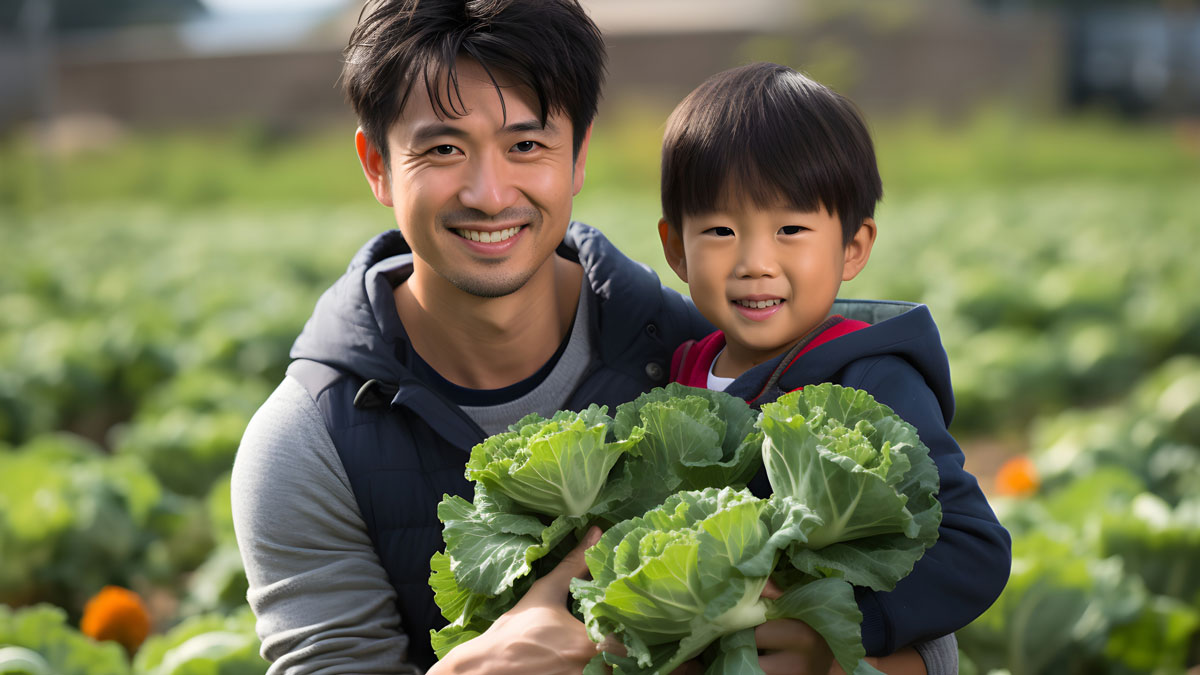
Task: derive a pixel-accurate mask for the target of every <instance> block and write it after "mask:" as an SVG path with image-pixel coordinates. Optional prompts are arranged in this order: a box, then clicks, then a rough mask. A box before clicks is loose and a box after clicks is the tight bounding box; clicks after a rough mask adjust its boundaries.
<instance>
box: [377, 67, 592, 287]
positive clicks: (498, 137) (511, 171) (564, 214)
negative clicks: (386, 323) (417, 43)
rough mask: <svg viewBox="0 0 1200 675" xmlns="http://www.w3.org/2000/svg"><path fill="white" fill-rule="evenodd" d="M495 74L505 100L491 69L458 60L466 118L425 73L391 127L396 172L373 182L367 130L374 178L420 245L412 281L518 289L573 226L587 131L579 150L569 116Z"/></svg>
mask: <svg viewBox="0 0 1200 675" xmlns="http://www.w3.org/2000/svg"><path fill="white" fill-rule="evenodd" d="M495 75H496V79H497V81H498V82H499V84H500V86H501V89H502V91H503V96H504V99H503V107H502V103H501V98H500V95H499V93H498V92H497V90H496V86H495V84H493V82H492V80H491V78H489V77H488V75H487V72H486V71H484V69H483V68H482V67H481V66H480V65H479V64H478V63H476V62H475V61H472V60H469V59H461V60H459V62H458V88H459V92H460V93H461V96H462V99H461V101H459V100H458V99H457V98H453V99H452V101H453V102H454V103H456V104H460V105H458V106H457V109H458V110H460V111H461V110H464V109H465V114H462V115H461V116H460V117H458V118H457V119H453V118H448V117H443V116H439V113H438V112H437V111H435V109H434V107H433V105H432V104H431V102H430V101H429V97H428V96H426V95H425V89H424V85H423V84H422V83H419V82H418V83H417V84H416V86H415V87H414V89H413V93H412V95H411V96H410V97H409V99H408V101H407V103H406V105H405V107H404V109H403V110H402V111H401V115H400V120H399V121H398V122H397V123H396V124H395V125H393V126H392V128H391V130H390V132H389V133H388V148H389V151H390V158H389V162H388V165H387V171H386V172H381V171H377V172H376V174H377V176H376V178H375V179H374V180H373V179H372V168H371V166H369V164H370V161H371V156H370V149H369V148H368V149H367V152H364V148H363V144H364V141H365V139H364V137H363V136H362V135H361V133H360V135H359V140H358V143H359V155H360V158H361V159H362V160H363V166H364V170H365V171H366V173H367V178H368V181H370V182H371V184H372V188H373V189H374V191H375V195H376V197H377V198H378V199H379V201H381V202H382V203H384V204H386V205H388V206H391V207H392V208H393V210H394V211H395V214H396V223H397V225H398V226H399V227H400V230H401V232H403V234H404V238H405V240H406V241H407V242H408V244H409V246H411V247H412V250H413V253H414V258H415V260H414V269H413V276H412V278H411V279H410V281H412V282H416V283H419V284H427V285H433V286H437V285H449V286H451V287H453V288H455V289H457V290H458V291H461V292H464V293H468V294H470V295H473V296H478V297H499V296H504V295H508V294H510V293H513V292H515V291H517V290H518V289H520V288H521V287H522V286H524V285H525V283H526V282H528V281H529V279H530V278H532V277H533V276H534V275H535V274H537V273H538V272H539V271H541V270H543V269H549V266H550V264H551V262H552V260H551V258H552V256H553V254H554V250H555V248H556V247H557V246H558V245H559V243H560V242H562V239H563V236H564V234H565V233H566V228H567V223H568V221H569V220H570V215H571V199H572V197H573V196H574V195H575V194H577V193H578V192H579V190H580V188H582V187H583V175H584V172H583V166H584V160H585V157H586V150H587V139H586V138H585V140H584V143H583V147H581V148H580V151H579V153H578V156H577V157H575V156H573V153H572V147H571V140H572V128H571V121H570V119H569V118H568V117H566V116H565V115H563V114H561V113H554V114H551V115H550V116H549V117H548V118H547V120H546V125H545V127H543V126H542V124H541V122H540V121H539V119H538V115H537V113H536V110H537V107H536V99H535V97H534V96H533V95H532V92H530V91H529V90H528V89H526V88H524V87H520V86H515V85H513V84H512V83H511V82H510V81H509V80H507V79H506V78H505V77H504V76H503V73H495ZM438 86H440V87H441V88H442V91H443V92H444V91H445V88H446V83H445V82H441V83H439V85H438ZM375 157H376V161H377V162H379V163H380V164H381V160H379V159H378V156H377V154H376V155H375ZM379 174H382V175H379Z"/></svg>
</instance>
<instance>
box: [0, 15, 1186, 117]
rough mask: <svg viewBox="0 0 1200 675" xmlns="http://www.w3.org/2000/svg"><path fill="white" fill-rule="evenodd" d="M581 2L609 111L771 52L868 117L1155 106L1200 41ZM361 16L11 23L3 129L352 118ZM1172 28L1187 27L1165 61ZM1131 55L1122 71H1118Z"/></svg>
mask: <svg viewBox="0 0 1200 675" xmlns="http://www.w3.org/2000/svg"><path fill="white" fill-rule="evenodd" d="M43 1H48V0H43ZM584 4H585V5H586V6H587V7H588V9H589V11H590V12H591V13H592V15H593V16H594V18H595V19H596V21H597V23H598V24H599V25H600V27H601V29H602V30H603V31H604V33H605V35H606V39H607V40H608V42H609V58H610V67H609V80H608V86H607V88H606V92H605V98H606V102H605V103H604V105H605V106H611V105H614V104H619V102H620V101H622V100H626V99H638V100H642V101H650V102H653V103H655V104H661V105H662V106H664V107H667V106H670V105H673V104H674V103H675V102H676V101H678V99H679V98H680V97H682V96H683V95H684V94H685V93H687V92H688V91H690V90H691V89H692V88H693V87H694V86H695V85H696V84H698V83H699V82H700V81H701V80H703V79H704V78H705V77H707V76H708V75H711V74H712V73H714V72H717V71H719V70H722V69H724V68H728V67H730V66H733V65H737V64H740V63H745V62H747V61H751V60H771V61H777V62H782V63H786V64H788V65H791V66H793V67H796V68H798V69H801V70H804V71H806V72H808V73H809V74H811V75H812V76H814V77H816V78H817V79H819V80H821V81H824V82H826V83H828V84H830V85H832V86H834V87H835V88H837V89H839V90H841V91H843V92H845V93H847V94H849V95H850V96H852V97H853V98H854V99H855V101H856V102H858V103H859V105H860V106H861V107H863V108H864V109H866V110H867V112H868V114H870V115H872V116H875V115H880V114H883V115H890V114H900V113H902V112H903V111H906V110H908V109H912V108H919V109H922V110H927V111H932V112H935V113H938V114H943V115H957V114H961V113H962V112H964V111H970V110H972V109H974V108H975V107H978V106H980V105H983V104H988V103H993V102H997V101H1002V102H1009V103H1016V104H1018V105H1020V106H1022V107H1025V108H1034V109H1052V108H1054V107H1056V106H1058V105H1060V104H1061V103H1062V102H1063V101H1064V100H1074V101H1082V100H1090V99H1091V98H1093V97H1095V96H1101V95H1108V94H1109V93H1111V92H1114V91H1118V92H1119V91H1123V90H1121V87H1122V86H1124V85H1122V84H1121V82H1128V83H1132V84H1131V85H1130V86H1132V87H1134V88H1135V90H1136V92H1138V94H1137V96H1138V97H1140V98H1137V99H1136V100H1137V101H1138V102H1139V106H1141V107H1142V108H1146V107H1147V106H1149V107H1153V103H1154V92H1156V91H1159V90H1162V89H1163V88H1164V87H1167V88H1170V86H1174V85H1169V84H1167V85H1164V84H1163V81H1164V80H1163V77H1164V76H1163V75H1162V72H1161V69H1162V67H1164V66H1163V64H1164V63H1165V61H1164V59H1166V60H1168V61H1169V60H1170V59H1172V58H1175V59H1182V60H1184V61H1186V60H1188V59H1191V60H1193V61H1194V60H1195V59H1196V58H1197V54H1200V20H1197V19H1196V18H1195V17H1193V18H1192V24H1191V28H1188V29H1186V30H1183V29H1180V30H1176V28H1175V25H1176V24H1175V23H1170V24H1169V25H1167V24H1162V25H1160V24H1158V23H1155V22H1154V20H1152V19H1151V18H1145V19H1139V21H1140V22H1141V23H1138V24H1137V25H1138V26H1143V27H1142V28H1138V30H1140V31H1142V32H1144V33H1145V35H1146V36H1147V37H1146V38H1144V39H1143V38H1137V39H1130V38H1127V37H1123V36H1124V33H1123V32H1122V31H1123V30H1124V29H1125V28H1129V27H1130V26H1131V24H1130V22H1128V21H1126V20H1123V19H1122V18H1121V17H1120V16H1117V15H1114V16H1113V17H1112V18H1105V17H1100V18H1096V19H1094V20H1092V19H1088V20H1086V21H1083V23H1080V22H1079V21H1080V20H1078V19H1070V17H1066V18H1064V16H1063V15H1061V14H1058V13H1054V12H1049V11H1044V10H1042V11H1039V10H1035V9H1032V8H1030V7H1029V6H1027V5H1022V6H1020V7H1016V6H1007V5H1005V6H1000V7H999V8H997V7H996V6H994V5H987V4H984V3H981V2H979V1H978V0H889V1H888V2H886V3H885V2H878V1H871V0H843V1H840V2H838V1H834V0H742V1H740V2H737V3H733V2H728V1H727V0H584ZM358 12H359V4H358V3H357V2H348V3H347V4H346V5H345V7H344V9H343V10H341V11H337V12H334V13H331V14H326V15H320V16H311V15H305V16H263V17H258V18H254V19H247V18H238V19H233V20H226V21H225V23H221V21H220V20H218V19H213V18H208V19H200V20H196V21H192V22H189V23H184V24H180V25H169V26H161V25H160V26H138V27H132V28H124V29H119V30H106V31H93V32H82V33H74V34H71V35H63V36H58V37H52V38H46V39H42V40H40V41H39V40H37V39H32V38H31V37H30V35H29V34H28V31H26V32H25V33H21V32H16V33H14V32H11V31H10V32H9V33H7V34H0V128H3V127H5V126H11V125H12V124H14V123H18V122H20V121H22V120H28V119H30V118H31V117H34V116H39V115H40V116H42V117H45V116H56V117H58V116H93V117H95V116H99V117H103V118H106V119H111V120H114V121H116V122H117V123H119V124H121V125H128V126H134V127H163V126H178V125H194V124H228V123H230V122H235V121H239V120H246V119H253V120H260V121H266V122H267V123H269V124H273V125H280V126H284V127H295V126H306V125H314V124H325V123H328V122H329V121H332V120H349V119H350V112H349V110H348V108H347V106H346V105H345V103H344V102H343V98H342V94H341V92H340V90H339V88H338V75H339V72H340V68H341V48H342V46H343V45H344V43H345V40H346V37H347V36H348V35H349V32H350V29H351V28H352V27H353V25H354V23H355V21H356V19H357V16H358ZM1144 13H1145V15H1146V16H1147V17H1151V16H1152V15H1153V13H1154V10H1144ZM1164 30H1166V32H1168V33H1171V31H1175V32H1176V33H1178V34H1179V37H1178V39H1177V42H1178V45H1179V47H1178V49H1176V48H1174V47H1172V48H1171V49H1170V50H1168V52H1169V54H1168V55H1167V56H1163V54H1162V49H1161V48H1162V44H1163V42H1162V40H1163V38H1162V37H1161V34H1162V33H1163V31H1164ZM1135 32H1136V31H1135ZM1140 34H1141V33H1139V35H1140ZM1171 34H1172V35H1174V34H1175V33H1171ZM1173 44H1174V43H1173ZM1156 50H1157V51H1156ZM1188 50H1190V51H1188ZM1126 52H1128V53H1129V54H1132V55H1134V56H1131V57H1129V58H1132V59H1133V62H1132V64H1126V62H1125V60H1123V59H1126V57H1125V56H1123V55H1124V54H1125V53H1126ZM1172 55H1173V56H1172ZM1146 64H1149V65H1146ZM1122 68H1125V69H1126V70H1127V71H1128V74H1127V75H1120V76H1118V75H1116V73H1119V72H1125V71H1122V70H1121V69H1122ZM1197 70H1200V69H1197ZM1106 78H1107V79H1106ZM1167 80H1168V83H1169V80H1170V78H1169V77H1168V78H1167ZM1194 85H1195V82H1193V83H1192V84H1190V85H1187V86H1194ZM1189 91H1190V90H1189ZM1117 95H1118V96H1121V95H1122V94H1119V93H1118V94H1117ZM1189 96H1190V94H1189ZM1185 98H1186V97H1185ZM1188 100H1191V99H1188ZM1192 110H1195V108H1194V107H1193V108H1192Z"/></svg>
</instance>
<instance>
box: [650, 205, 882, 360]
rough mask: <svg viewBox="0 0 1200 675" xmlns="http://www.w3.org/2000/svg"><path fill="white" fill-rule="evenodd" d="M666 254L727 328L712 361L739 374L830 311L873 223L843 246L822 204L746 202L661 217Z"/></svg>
mask: <svg viewBox="0 0 1200 675" xmlns="http://www.w3.org/2000/svg"><path fill="white" fill-rule="evenodd" d="M659 233H660V235H661V236H662V238H663V250H664V252H665V253H666V255H667V261H668V262H669V263H670V264H671V267H672V268H673V269H674V270H675V271H676V273H678V274H679V276H680V278H681V279H683V280H684V281H685V282H687V284H688V288H689V290H690V291H691V296H692V301H693V302H695V303H696V308H697V309H699V310H700V313H702V314H703V315H704V316H705V318H707V319H708V320H709V321H711V322H712V323H713V324H714V325H715V326H717V327H718V328H720V329H721V330H722V331H723V332H724V333H725V340H726V344H725V351H724V352H723V353H722V354H721V356H720V358H718V359H717V362H716V364H715V366H714V372H715V373H716V374H717V375H720V376H722V377H736V376H737V375H740V374H741V373H743V372H745V371H746V370H748V369H750V368H752V367H753V366H755V365H757V364H759V363H762V362H764V361H766V360H768V359H770V358H773V357H775V356H778V355H779V354H782V353H783V352H785V351H787V349H788V348H789V347H790V346H791V345H792V344H794V343H795V342H796V341H797V340H799V339H800V338H801V337H803V336H804V335H805V334H806V333H808V332H809V331H811V330H812V329H813V328H815V327H817V325H819V324H820V323H821V322H822V321H824V320H825V317H826V316H827V315H828V314H829V310H830V308H831V307H832V306H833V302H834V300H835V299H836V298H837V293H838V289H839V288H840V287H841V283H842V281H848V280H850V279H853V278H854V277H855V276H856V275H857V274H858V272H859V271H860V270H861V269H862V268H863V266H864V265H865V264H866V261H867V257H868V256H869V255H870V249H871V244H872V243H873V242H874V238H875V223H874V221H872V220H871V219H869V218H868V219H866V220H865V221H864V224H863V226H861V227H860V228H859V229H858V232H857V233H856V234H855V237H854V238H853V239H852V240H851V241H850V242H849V243H848V244H846V245H845V246H843V245H842V223H841V220H840V219H839V218H838V217H837V215H836V214H833V213H830V212H828V211H826V210H824V209H821V210H819V211H810V212H805V211H797V210H795V209H791V208H783V207H775V208H767V209H763V208H758V207H755V206H747V207H741V208H738V209H736V210H730V209H726V210H723V211H718V212H714V213H707V214H703V215H696V216H687V215H685V216H684V218H683V223H682V224H681V227H680V228H679V231H674V230H672V228H671V227H670V225H669V224H668V223H666V222H665V221H664V222H662V223H660V224H659Z"/></svg>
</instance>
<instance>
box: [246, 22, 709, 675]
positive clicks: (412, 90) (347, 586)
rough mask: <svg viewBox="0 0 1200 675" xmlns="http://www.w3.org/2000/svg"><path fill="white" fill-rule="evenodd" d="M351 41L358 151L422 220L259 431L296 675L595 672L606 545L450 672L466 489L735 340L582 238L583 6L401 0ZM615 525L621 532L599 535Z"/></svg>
mask: <svg viewBox="0 0 1200 675" xmlns="http://www.w3.org/2000/svg"><path fill="white" fill-rule="evenodd" d="M363 16H364V18H363V19H362V20H361V21H360V24H359V26H358V27H357V28H356V29H355V31H354V34H353V35H352V37H351V41H350V46H349V47H348V49H347V56H348V58H347V63H346V68H345V73H344V79H345V83H346V89H347V93H348V97H349V99H350V101H351V103H352V104H353V106H354V108H355V111H356V112H357V114H358V116H359V122H360V125H361V127H360V129H359V131H358V133H357V134H356V137H355V143H356V146H357V149H358V155H359V158H360V160H361V162H362V167H363V172H364V174H365V175H366V178H367V181H368V183H369V184H370V186H371V190H372V192H373V193H374V195H375V197H376V199H378V200H379V201H380V202H381V203H382V204H384V205H386V206H388V207H390V208H391V209H392V210H393V212H394V214H395V219H396V225H397V229H396V230H393V231H391V232H388V233H385V234H383V235H381V236H379V237H377V238H376V239H374V240H372V241H371V242H369V243H368V244H367V245H366V246H365V247H364V248H363V249H362V251H360V252H359V254H358V255H357V256H356V258H355V259H354V261H353V262H352V263H351V265H350V268H349V269H348V271H347V273H346V275H345V276H344V277H342V279H341V280H339V281H338V282H337V283H336V284H335V285H334V286H333V287H332V288H331V289H329V291H327V292H326V293H325V294H324V295H323V296H322V298H321V299H320V301H319V302H318V304H317V307H316V309H315V311H314V313H313V316H312V318H311V319H310V320H309V321H308V324H307V325H306V326H305V328H304V331H303V333H302V334H301V335H300V337H299V338H298V339H297V341H296V343H295V345H294V347H293V349H292V357H293V358H294V359H295V361H294V362H293V364H292V366H291V367H290V368H289V370H288V376H287V377H286V378H285V380H284V381H283V382H282V383H281V384H280V385H279V388H278V389H277V390H276V391H275V392H274V393H273V394H272V395H271V397H270V398H269V399H268V400H267V401H266V403H264V404H263V406H262V408H261V409H260V410H259V412H258V413H257V414H256V415H255V417H254V419H253V420H252V421H251V423H250V426H249V427H248V428H247V430H246V434H245V437H244V438H243V441H242V445H241V448H240V449H239V452H238V457H237V460H236V463H235V465H234V474H233V506H234V522H235V526H236V529H237V535H238V543H239V546H240V548H241V550H242V556H243V559H244V561H245V564H246V574H247V577H248V579H249V582H250V592H249V600H250V604H251V606H252V607H253V609H254V611H255V613H256V615H257V616H258V632H259V634H260V636H261V637H262V638H263V654H264V656H265V657H266V658H267V659H269V660H272V661H273V662H274V664H273V666H272V672H318V671H320V672H355V673H366V672H415V671H417V670H418V669H430V668H431V667H432V670H431V671H430V672H485V671H486V672H513V673H553V672H576V673H578V672H579V671H580V670H581V669H582V666H583V664H584V663H585V662H586V661H587V660H588V659H589V658H591V657H592V656H593V655H594V654H595V647H594V645H592V643H591V642H589V641H588V640H587V637H586V634H585V632H584V630H583V625H582V624H581V623H580V622H579V621H577V620H576V619H575V618H574V617H572V616H571V614H570V613H569V612H567V611H566V609H565V598H566V594H567V587H568V584H569V582H570V579H571V578H572V577H573V576H578V575H581V574H583V573H585V572H586V566H585V565H584V564H583V560H582V550H583V547H580V548H579V549H577V550H576V551H575V552H574V553H573V554H572V555H571V556H568V558H567V560H565V561H564V562H563V563H562V564H560V565H559V567H558V568H557V569H556V570H555V571H554V572H552V573H551V574H549V575H547V576H546V577H544V578H543V579H541V580H539V582H538V583H537V584H536V585H535V586H534V588H533V590H531V591H530V592H529V593H528V594H527V595H526V596H525V597H524V598H523V599H522V601H521V603H520V604H519V605H518V606H517V607H516V608H514V609H513V610H512V611H510V612H509V613H508V614H506V615H505V616H503V617H501V618H500V619H499V620H498V621H497V622H496V623H495V625H494V626H493V628H492V629H491V630H489V631H487V632H486V633H485V634H484V635H482V636H480V637H479V638H476V639H475V640H472V641H471V642H469V643H466V644H464V645H462V646H460V647H458V648H457V649H455V650H454V651H452V652H451V653H450V654H449V655H448V656H447V657H446V659H443V660H442V661H441V662H438V663H437V664H436V666H435V665H434V657H433V653H432V651H431V649H430V646H429V629H430V628H435V627H439V626H440V625H442V624H443V623H444V621H442V620H441V618H440V616H439V614H438V609H437V607H436V605H435V604H434V602H433V595H432V592H431V591H430V590H429V588H428V578H429V559H430V556H431V555H432V554H433V552H434V551H436V550H438V549H439V548H440V546H441V524H440V523H439V521H438V519H437V513H436V507H437V504H438V502H439V501H440V500H441V497H442V495H443V494H444V493H450V494H458V495H462V496H464V497H466V498H468V499H469V498H470V497H471V487H470V485H469V483H468V482H467V481H466V479H465V478H464V476H463V472H464V465H465V462H466V460H467V458H468V456H469V451H470V448H471V447H472V446H473V445H474V444H476V443H478V442H479V441H481V440H483V438H484V437H485V436H486V435H488V434H492V433H496V432H499V431H502V430H504V429H506V427H507V425H508V424H510V423H512V422H514V421H516V420H517V419H519V418H521V417H522V416H524V415H525V414H527V413H529V412H531V411H536V412H539V413H541V414H543V415H546V416H549V414H550V413H552V412H553V411H555V410H558V409H564V408H572V409H580V408H582V407H585V406H586V405H587V404H589V403H593V402H594V403H600V404H607V405H609V406H610V407H613V406H615V405H616V404H618V403H621V402H623V401H627V400H630V399H632V398H634V397H636V396H637V395H638V394H639V393H641V392H643V391H645V390H647V389H649V388H651V387H654V386H656V385H660V384H664V383H665V382H666V378H667V364H668V363H669V359H670V355H671V353H672V351H673V349H674V348H675V346H676V345H677V344H679V343H680V342H682V341H683V340H685V339H688V338H694V337H699V336H700V335H703V334H705V333H706V332H708V331H709V327H708V326H707V325H706V324H704V323H703V320H702V319H700V318H699V316H698V315H697V314H696V313H695V311H694V309H693V308H692V307H691V305H690V303H688V302H687V301H686V300H684V299H683V298H681V297H680V296H678V295H677V294H675V293H674V292H671V291H668V290H665V289H663V288H662V286H661V285H660V283H659V281H658V279H657V277H655V276H654V275H653V273H651V272H649V271H648V270H647V269H646V268H644V267H643V266H640V265H638V264H636V263H633V262H631V261H629V260H628V259H627V258H625V257H624V256H622V255H621V254H620V253H619V252H617V251H616V250H615V249H614V248H613V247H612V246H611V245H610V244H609V243H608V242H607V241H606V240H605V239H604V237H603V236H602V235H601V234H600V233H599V232H597V231H596V230H593V229H591V228H589V227H587V226H584V225H582V224H578V223H572V224H569V220H570V211H571V201H572V198H573V196H574V195H575V194H576V193H578V192H579V190H580V189H581V188H582V186H583V181H584V164H585V161H586V157H587V146H588V140H589V134H590V129H591V120H592V118H593V116H594V114H595V110H596V103H597V99H598V97H599V89H600V83H601V80H602V75H603V60H604V48H603V43H602V41H601V37H600V34H599V32H598V31H597V29H596V27H595V25H594V24H593V23H592V22H591V20H590V19H588V17H587V16H586V14H585V13H584V12H583V10H582V8H581V7H580V6H579V4H578V2H577V0H537V1H535V0H472V1H470V2H463V1H462V0H459V1H457V2H454V1H449V0H443V1H435V0H390V1H389V0H383V1H382V2H379V3H377V4H375V5H373V6H371V7H368V8H367V10H365V11H364V15H363ZM593 534H595V533H593Z"/></svg>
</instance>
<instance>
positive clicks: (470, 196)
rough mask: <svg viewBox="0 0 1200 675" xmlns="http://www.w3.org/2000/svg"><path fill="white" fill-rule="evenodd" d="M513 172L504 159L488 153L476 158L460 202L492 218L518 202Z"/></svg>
mask: <svg viewBox="0 0 1200 675" xmlns="http://www.w3.org/2000/svg"><path fill="white" fill-rule="evenodd" d="M511 171H512V167H510V166H508V164H507V162H505V161H504V160H503V159H502V158H497V157H495V156H493V155H491V154H489V153H485V154H483V155H482V156H477V157H475V159H474V161H473V162H472V164H471V166H470V168H469V170H468V173H467V175H466V180H465V182H464V184H463V187H462V189H461V190H460V191H459V193H458V199H459V201H460V202H462V204H463V206H466V207H469V208H472V209H476V210H479V211H482V212H483V213H486V214H488V215H490V216H491V215H496V214H497V213H500V212H501V211H503V210H504V209H506V208H508V207H510V206H512V205H513V204H514V203H515V202H516V200H517V192H518V191H517V189H516V187H515V185H514V184H513V180H512V176H511Z"/></svg>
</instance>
